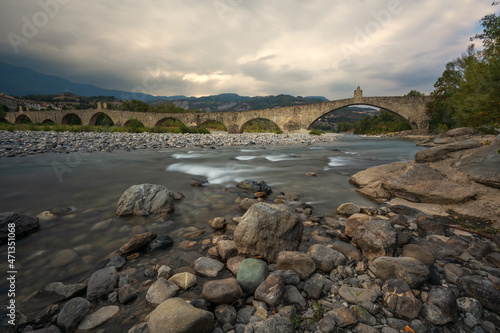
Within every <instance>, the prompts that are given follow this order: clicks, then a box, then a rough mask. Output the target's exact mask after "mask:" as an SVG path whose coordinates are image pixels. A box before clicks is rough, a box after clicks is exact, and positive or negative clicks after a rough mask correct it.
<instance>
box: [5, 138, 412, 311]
mask: <svg viewBox="0 0 500 333" xmlns="http://www.w3.org/2000/svg"><path fill="white" fill-rule="evenodd" d="M420 149H421V148H420V147H417V146H416V145H415V142H413V141H410V140H403V139H395V138H373V137H359V136H352V135H346V136H339V139H338V140H337V141H335V142H332V143H328V144H319V145H313V146H265V147H264V146H255V145H254V146H243V147H221V148H217V149H168V150H137V151H131V152H126V151H115V152H112V153H105V152H102V153H101V152H99V153H85V154H53V153H51V154H40V155H33V156H26V157H15V158H2V159H0V184H1V187H0V211H4V212H5V211H14V212H17V213H22V214H27V215H31V216H35V215H37V214H39V213H40V212H42V211H46V210H51V209H54V208H65V209H70V211H68V212H67V213H66V214H64V215H62V216H59V217H57V218H55V219H53V220H50V221H46V222H41V223H40V225H41V228H40V230H39V231H38V232H35V233H34V234H32V235H30V236H28V237H25V238H23V239H19V240H17V242H16V269H17V272H18V274H17V281H16V285H17V287H16V288H17V290H16V298H17V299H18V300H22V299H23V298H24V297H26V296H27V295H29V294H31V293H32V292H34V291H36V290H38V289H40V288H42V287H43V286H44V285H46V284H48V283H50V282H55V281H62V282H65V283H74V282H80V281H82V280H84V279H85V278H86V277H88V276H90V274H91V272H92V269H93V267H95V266H96V265H97V264H98V263H99V262H101V261H102V260H103V259H104V258H106V257H107V256H109V255H110V254H111V253H112V252H113V251H115V250H117V249H118V248H119V247H120V245H122V244H123V243H125V242H126V241H127V240H128V239H129V238H130V237H131V235H133V234H134V233H136V232H138V231H145V230H147V231H154V232H156V233H165V232H166V233H169V234H172V235H173V236H174V237H173V238H174V240H175V241H176V243H177V241H178V239H176V238H175V235H176V230H178V229H180V228H186V227H189V226H193V225H194V226H197V227H199V228H201V229H204V230H206V231H207V233H209V232H210V228H209V225H208V223H207V222H208V221H209V220H210V219H212V218H214V217H217V216H223V217H226V218H231V217H234V216H241V215H242V211H241V210H239V208H238V204H237V203H235V201H236V200H237V198H238V194H237V193H236V192H235V191H231V190H230V191H224V187H228V188H230V189H231V188H234V186H235V184H236V182H238V181H240V180H243V179H246V178H255V179H258V180H265V181H266V182H267V183H268V184H269V185H270V186H271V187H272V188H273V190H274V192H275V193H279V192H284V193H293V194H296V195H298V196H299V197H300V199H301V202H307V203H310V204H311V205H312V206H313V207H314V209H315V214H316V215H319V216H332V217H335V210H336V208H337V207H338V206H339V205H340V204H342V203H344V202H354V203H356V204H359V205H364V206H376V205H377V204H376V203H375V202H373V201H371V200H369V199H367V198H365V197H363V196H361V195H359V194H358V193H356V192H355V187H354V186H352V185H351V184H349V182H348V179H349V177H350V176H351V175H353V174H354V173H356V172H358V171H360V170H364V169H366V168H369V167H372V166H376V165H380V164H385V163H390V162H394V161H404V160H410V159H412V158H413V157H414V155H415V153H416V152H417V151H418V150H420ZM311 171H314V172H316V173H317V177H306V176H305V174H306V173H307V172H311ZM194 175H201V176H205V177H206V178H208V180H209V182H210V184H216V185H213V186H208V187H201V188H196V187H191V186H190V182H191V179H192V178H193V176H194ZM142 183H153V184H161V185H165V186H166V187H168V188H169V189H171V190H173V191H179V192H182V193H183V194H184V195H185V196H186V198H185V199H184V200H182V201H180V202H176V210H175V212H174V213H173V214H172V215H169V216H168V217H166V218H161V219H155V218H137V217H136V218H116V217H115V209H116V204H117V202H118V199H119V198H120V196H121V194H122V193H123V192H124V191H125V190H126V189H127V188H128V187H129V186H131V185H135V184H142ZM174 248H175V245H174ZM63 250H66V251H63ZM67 250H71V251H67ZM61 251H63V252H61ZM0 253H1V254H2V255H1V258H5V260H3V261H2V262H1V263H0V271H2V272H6V271H7V270H8V269H7V260H6V258H7V246H6V244H3V245H1V247H0ZM169 253H170V254H169ZM169 253H167V252H166V253H162V254H159V255H157V256H158V258H157V259H156V260H152V261H151V262H152V263H154V262H160V261H161V262H165V261H166V262H167V263H170V264H171V265H173V266H175V265H176V260H178V259H176V258H168V256H177V255H178V253H176V252H175V251H170V252H169ZM160 256H161V257H160ZM153 259H154V258H153ZM66 260H69V261H70V262H69V263H65V264H61V263H64V261H66ZM162 260H163V261H162ZM184 264H185V263H184ZM7 289H8V286H7V282H6V281H5V279H3V280H2V281H0V302H1V304H4V302H5V301H6V300H7Z"/></svg>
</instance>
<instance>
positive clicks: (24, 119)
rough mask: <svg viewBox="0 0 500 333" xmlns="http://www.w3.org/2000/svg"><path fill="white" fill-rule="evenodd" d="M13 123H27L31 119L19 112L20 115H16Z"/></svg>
mask: <svg viewBox="0 0 500 333" xmlns="http://www.w3.org/2000/svg"><path fill="white" fill-rule="evenodd" d="M15 123H16V124H28V123H32V121H31V118H30V117H28V116H27V115H25V114H21V115H19V116H17V117H16V121H15Z"/></svg>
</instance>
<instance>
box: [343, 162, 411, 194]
mask: <svg viewBox="0 0 500 333" xmlns="http://www.w3.org/2000/svg"><path fill="white" fill-rule="evenodd" d="M407 164H408V162H395V163H389V164H383V165H378V166H375V167H371V168H368V169H366V170H363V171H360V172H358V173H356V174H355V175H353V176H352V177H351V178H350V179H349V182H350V183H352V184H354V185H356V186H358V187H360V188H364V187H365V186H368V185H370V184H373V183H374V182H381V183H382V184H383V183H386V182H387V181H389V180H391V179H393V178H395V177H399V176H400V175H401V174H402V173H403V172H404V170H405V169H406V165H407Z"/></svg>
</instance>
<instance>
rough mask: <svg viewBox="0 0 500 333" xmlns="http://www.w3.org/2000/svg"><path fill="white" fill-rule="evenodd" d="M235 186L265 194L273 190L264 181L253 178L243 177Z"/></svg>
mask: <svg viewBox="0 0 500 333" xmlns="http://www.w3.org/2000/svg"><path fill="white" fill-rule="evenodd" d="M236 187H238V188H241V189H245V190H249V191H251V192H253V193H255V192H264V193H266V194H270V193H272V192H273V190H272V189H271V187H270V186H269V185H267V184H266V182H265V181H263V180H261V181H257V180H255V179H245V180H242V181H241V182H239V183H238V184H236Z"/></svg>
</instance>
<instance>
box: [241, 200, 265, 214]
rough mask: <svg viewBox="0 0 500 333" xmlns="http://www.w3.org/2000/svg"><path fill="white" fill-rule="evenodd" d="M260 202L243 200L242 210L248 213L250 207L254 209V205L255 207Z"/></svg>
mask: <svg viewBox="0 0 500 333" xmlns="http://www.w3.org/2000/svg"><path fill="white" fill-rule="evenodd" d="M259 202H260V201H259V200H257V199H250V198H245V199H243V200H241V202H240V209H241V210H244V211H247V210H249V209H250V207H252V206H253V205H255V204H257V203H259Z"/></svg>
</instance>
